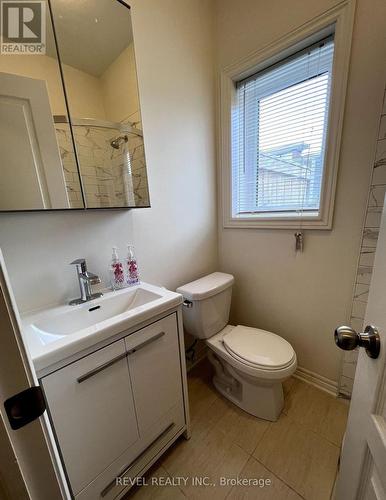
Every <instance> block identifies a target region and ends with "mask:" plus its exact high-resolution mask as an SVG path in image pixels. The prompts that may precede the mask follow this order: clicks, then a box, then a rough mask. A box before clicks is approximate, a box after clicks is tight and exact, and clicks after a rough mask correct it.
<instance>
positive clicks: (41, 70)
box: [0, 55, 105, 118]
mask: <svg viewBox="0 0 386 500" xmlns="http://www.w3.org/2000/svg"><path fill="white" fill-rule="evenodd" d="M0 71H2V72H4V73H13V74H14V75H21V76H28V77H30V78H37V79H39V80H45V81H46V82H47V88H48V94H49V98H50V104H51V109H52V113H53V114H54V115H64V114H66V105H65V101H64V96H63V87H62V83H61V80H60V72H59V66H58V61H57V60H56V59H55V58H53V57H49V56H18V55H9V56H1V57H0ZM64 71H65V78H66V88H67V92H68V96H69V99H70V102H71V111H72V113H73V115H74V116H76V117H87V118H102V117H104V116H105V110H104V107H103V96H102V89H101V86H100V82H99V79H98V78H95V77H94V76H91V75H89V74H87V73H84V72H83V71H79V70H78V69H75V68H72V67H71V66H68V65H66V64H65V65H64Z"/></svg>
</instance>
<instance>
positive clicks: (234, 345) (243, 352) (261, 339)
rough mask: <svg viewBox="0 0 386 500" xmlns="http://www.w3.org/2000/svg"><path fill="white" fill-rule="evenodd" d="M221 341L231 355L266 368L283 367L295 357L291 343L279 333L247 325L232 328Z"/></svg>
mask: <svg viewBox="0 0 386 500" xmlns="http://www.w3.org/2000/svg"><path fill="white" fill-rule="evenodd" d="M223 343H224V346H225V348H226V349H227V351H228V352H229V353H230V354H231V355H235V357H237V358H241V361H243V360H244V361H246V362H247V363H251V364H253V365H254V366H256V367H262V368H264V369H266V370H267V369H271V370H275V369H279V368H285V367H287V366H288V365H290V364H291V363H292V362H293V359H294V357H295V351H294V350H293V348H292V346H291V344H290V343H289V342H287V341H286V340H284V339H283V338H282V337H279V335H275V334H274V333H271V332H267V331H265V330H259V329H258V328H250V327H248V326H242V325H238V326H236V327H235V328H233V329H232V330H231V331H230V332H229V333H227V334H225V335H224V337H223Z"/></svg>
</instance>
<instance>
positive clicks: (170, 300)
mask: <svg viewBox="0 0 386 500" xmlns="http://www.w3.org/2000/svg"><path fill="white" fill-rule="evenodd" d="M181 302H182V296H181V295H180V294H177V293H175V292H171V291H169V290H166V289H165V288H161V287H157V286H153V285H150V284H148V283H141V284H140V285H137V286H134V287H131V288H125V289H123V290H119V291H115V292H107V293H106V294H104V295H103V296H102V297H100V298H97V299H94V300H92V301H90V302H85V303H84V304H80V305H77V306H70V305H65V306H59V307H54V308H50V309H46V310H41V311H38V312H35V313H34V314H30V315H27V316H25V317H23V318H22V319H23V332H22V333H23V337H24V340H25V341H26V344H27V346H28V349H29V352H30V355H31V357H32V361H33V363H34V366H35V369H36V370H37V371H38V372H39V370H44V369H45V368H47V367H48V366H51V365H52V364H55V363H57V362H59V361H61V360H62V359H65V358H68V357H70V356H72V355H74V354H76V353H77V352H79V351H80V350H83V349H86V348H88V347H91V346H92V345H94V344H96V343H97V342H100V341H103V340H106V339H108V338H109V337H112V336H114V335H116V334H118V333H121V332H124V331H125V330H128V329H131V328H133V327H135V326H136V325H138V324H140V323H141V322H143V321H146V320H148V319H151V318H152V317H154V316H156V315H158V314H160V313H162V312H165V311H167V310H168V309H171V308H173V307H176V306H178V305H179V304H181Z"/></svg>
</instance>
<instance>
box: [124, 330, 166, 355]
mask: <svg viewBox="0 0 386 500" xmlns="http://www.w3.org/2000/svg"><path fill="white" fill-rule="evenodd" d="M164 335H165V332H160V333H158V334H157V335H154V337H151V338H150V339H147V340H144V341H143V342H142V343H141V344H138V345H137V346H136V347H133V349H130V350H129V351H127V355H128V356H130V354H134V353H135V352H136V351H139V350H140V349H142V347H145V346H146V345H148V344H150V343H151V342H154V341H155V340H157V339H159V338H161V337H163V336H164Z"/></svg>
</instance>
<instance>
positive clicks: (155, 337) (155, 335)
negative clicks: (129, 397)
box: [125, 316, 183, 436]
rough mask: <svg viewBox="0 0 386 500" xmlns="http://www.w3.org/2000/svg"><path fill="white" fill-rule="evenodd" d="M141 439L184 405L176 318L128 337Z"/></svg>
mask: <svg viewBox="0 0 386 500" xmlns="http://www.w3.org/2000/svg"><path fill="white" fill-rule="evenodd" d="M125 342H126V349H127V352H128V358H127V359H128V362H129V371H130V379H131V383H132V387H133V396H134V401H135V408H136V412H137V418H138V428H139V433H140V435H141V436H143V435H145V434H146V433H147V432H149V430H150V429H151V428H152V427H153V426H154V425H156V424H157V422H159V421H160V420H161V419H162V418H163V417H164V415H166V414H167V412H168V411H170V410H172V409H173V407H175V406H176V405H177V406H180V407H181V406H182V400H183V396H182V385H181V367H180V357H179V345H178V333H177V323H176V321H175V318H174V316H168V317H167V318H164V319H162V320H161V321H157V322H156V323H154V324H153V325H150V326H148V327H147V328H145V329H144V330H141V331H139V332H137V333H134V334H133V335H130V336H128V337H126V338H125Z"/></svg>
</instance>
